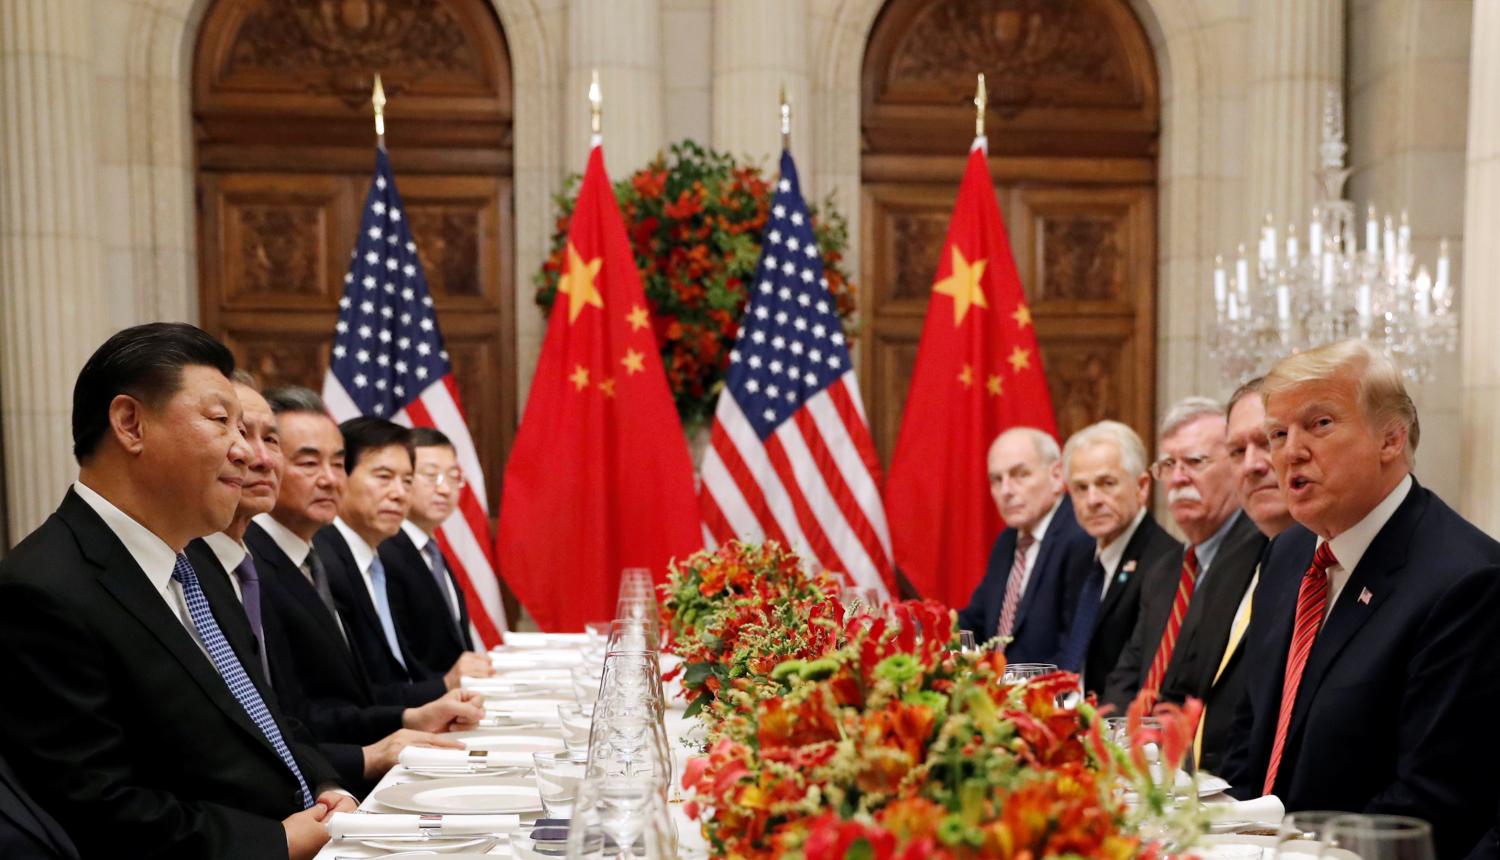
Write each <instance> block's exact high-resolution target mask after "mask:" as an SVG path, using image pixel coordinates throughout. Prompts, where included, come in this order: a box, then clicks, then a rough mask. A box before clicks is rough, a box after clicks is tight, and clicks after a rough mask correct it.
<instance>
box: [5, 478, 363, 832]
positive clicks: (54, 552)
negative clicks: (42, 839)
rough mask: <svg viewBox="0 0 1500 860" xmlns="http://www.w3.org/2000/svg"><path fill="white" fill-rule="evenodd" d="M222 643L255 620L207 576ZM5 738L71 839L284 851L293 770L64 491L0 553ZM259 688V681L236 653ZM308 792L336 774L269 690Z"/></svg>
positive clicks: (111, 538)
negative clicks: (293, 728)
mask: <svg viewBox="0 0 1500 860" xmlns="http://www.w3.org/2000/svg"><path fill="white" fill-rule="evenodd" d="M200 580H201V582H202V588H203V592H204V594H205V596H206V597H207V598H208V600H209V603H210V606H211V607H213V609H214V616H215V618H216V619H217V621H218V623H219V626H220V627H221V628H222V630H223V632H224V635H225V637H226V638H227V639H228V640H229V641H230V643H231V645H233V646H234V647H236V649H238V650H240V653H245V650H248V649H249V648H250V647H252V646H250V645H249V642H250V640H251V638H252V637H251V633H250V628H249V625H248V624H246V623H245V620H244V614H243V612H241V613H240V614H239V616H238V617H236V616H235V614H234V613H232V612H229V611H226V608H227V607H231V606H232V605H233V604H235V603H237V602H238V601H236V600H235V597H234V594H233V592H230V591H229V590H228V584H227V583H225V582H223V581H222V579H219V580H216V579H215V578H214V577H212V576H204V577H200ZM0 652H3V653H4V654H5V655H6V659H5V660H0V689H4V690H5V691H6V695H5V696H3V697H0V738H3V743H4V744H5V746H6V750H5V752H6V754H7V756H8V757H9V759H10V761H11V763H12V764H13V765H14V767H15V769H16V772H17V774H18V775H19V776H20V777H21V778H22V779H24V780H25V781H26V784H27V785H28V786H30V788H31V791H32V794H33V796H34V797H35V798H36V799H37V801H38V802H39V803H40V804H41V805H42V806H43V807H44V808H45V809H47V810H48V811H49V812H51V813H52V814H53V815H54V816H55V817H56V818H57V820H58V821H59V822H60V823H61V824H62V825H63V826H64V827H65V828H67V829H68V831H69V832H70V833H72V834H73V837H74V839H75V841H76V842H77V843H78V847H79V849H80V852H81V853H82V854H85V855H95V856H113V855H118V856H129V857H160V858H202V857H215V858H272V857H274V858H285V857H286V838H285V833H284V831H283V830H282V827H281V819H282V818H285V817H286V816H288V815H291V814H292V813H294V812H299V811H301V809H302V795H301V791H300V789H299V788H298V785H297V781H296V779H295V778H294V777H293V775H292V773H291V772H290V771H289V770H288V769H287V767H286V765H285V763H283V762H282V760H281V758H280V756H278V755H277V754H276V750H275V749H274V748H272V746H271V744H270V742H269V741H267V740H266V739H265V737H264V736H263V735H262V734H261V732H260V730H259V729H258V728H256V726H255V724H254V723H253V722H251V720H250V717H249V716H248V715H247V714H246V713H245V710H244V708H242V707H241V706H240V704H239V703H238V702H236V701H235V699H234V697H233V696H232V695H231V694H230V692H229V687H228V685H226V684H225V683H224V680H223V678H221V677H220V676H219V674H218V672H217V671H216V670H215V669H214V666H213V664H212V663H211V662H210V661H209V659H208V657H207V656H206V655H205V654H204V653H203V652H202V650H200V649H199V647H198V645H197V643H196V642H195V641H194V639H193V637H192V635H191V634H190V633H188V631H187V629H186V628H185V627H184V626H183V625H182V622H181V621H179V620H178V618H177V616H176V615H174V614H173V612H172V610H171V609H169V608H168V606H167V604H166V602H165V601H163V600H162V597H161V595H160V594H158V593H157V592H156V590H155V589H154V588H153V587H152V585H151V582H150V581H149V580H148V579H147V578H146V575H145V573H144V572H143V571H142V570H141V569H140V567H139V566H138V565H137V564H136V563H135V560H134V559H133V558H132V557H131V556H130V553H129V551H127V550H126V548H125V546H124V544H123V543H121V542H120V540H119V539H118V538H117V537H115V535H114V533H113V532H112V531H110V529H109V527H108V526H107V525H105V523H104V521H103V520H102V519H100V517H99V516H98V514H96V513H94V511H93V509H92V508H90V507H89V506H88V504H87V503H86V502H84V501H83V500H82V499H81V498H79V497H78V495H77V494H76V493H74V492H72V491H69V492H68V494H67V496H66V497H65V498H64V499H63V502H62V505H61V506H60V507H59V508H58V510H57V512H56V513H54V514H53V515H52V516H51V517H49V518H48V519H47V521H46V522H45V523H43V524H42V526H41V527H40V528H38V529H37V530H36V531H34V532H32V533H31V535H29V536H28V537H27V538H26V539H25V540H23V541H22V542H21V543H20V545H19V546H17V547H16V548H15V550H14V551H13V552H12V553H11V554H10V555H9V556H7V557H6V558H5V560H4V561H3V562H0ZM244 662H245V664H246V665H245V669H246V671H247V672H248V673H249V674H250V677H251V679H252V680H253V681H254V682H255V683H256V685H257V687H259V688H260V689H261V690H263V691H264V690H265V689H266V687H265V679H264V678H263V677H262V676H261V672H260V668H259V666H257V665H255V663H254V661H244ZM265 698H266V704H267V706H268V707H269V708H270V709H271V711H272V714H273V716H274V717H275V718H276V720H277V723H278V724H279V725H280V726H281V727H282V733H283V735H284V737H285V739H286V741H287V743H288V746H289V747H290V748H291V750H292V753H293V755H294V756H295V757H296V759H297V762H298V764H299V765H300V768H301V770H302V773H303V776H304V778H305V779H306V780H307V782H308V785H309V787H311V788H313V790H314V791H316V790H317V787H318V786H319V785H320V784H323V783H327V782H332V781H335V774H334V772H333V770H332V768H331V767H330V766H329V764H328V763H327V762H326V761H324V760H323V758H322V756H320V755H319V754H318V753H317V751H316V750H314V749H312V748H310V747H308V746H306V745H305V744H302V743H300V742H299V741H298V740H297V739H296V736H295V735H294V734H293V733H292V732H290V731H288V724H287V722H286V721H285V720H284V719H283V718H282V717H281V715H280V714H279V713H278V710H277V706H276V702H275V698H274V697H273V696H269V695H267V696H265Z"/></svg>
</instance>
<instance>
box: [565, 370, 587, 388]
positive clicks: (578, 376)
mask: <svg viewBox="0 0 1500 860" xmlns="http://www.w3.org/2000/svg"><path fill="white" fill-rule="evenodd" d="M568 381H569V382H571V383H573V385H575V386H577V388H578V390H579V391H582V390H584V389H585V388H588V387H589V369H588V368H587V367H584V366H583V365H581V364H580V365H578V367H577V369H575V370H574V371H573V373H572V374H571V375H569V376H568Z"/></svg>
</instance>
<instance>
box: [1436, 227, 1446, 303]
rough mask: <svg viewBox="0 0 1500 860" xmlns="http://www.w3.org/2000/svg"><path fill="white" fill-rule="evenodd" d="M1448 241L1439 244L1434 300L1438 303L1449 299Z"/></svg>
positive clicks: (1444, 240)
mask: <svg viewBox="0 0 1500 860" xmlns="http://www.w3.org/2000/svg"><path fill="white" fill-rule="evenodd" d="M1448 274H1449V272H1448V240H1447V239H1443V240H1442V241H1441V242H1439V243H1438V261H1437V283H1436V284H1435V285H1434V287H1433V294H1432V295H1433V298H1435V299H1437V301H1438V303H1439V304H1441V303H1442V301H1443V300H1444V299H1445V298H1447V297H1448Z"/></svg>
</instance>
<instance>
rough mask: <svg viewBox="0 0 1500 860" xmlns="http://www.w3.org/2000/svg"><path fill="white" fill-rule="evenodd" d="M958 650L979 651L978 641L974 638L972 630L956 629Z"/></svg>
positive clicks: (968, 652) (966, 652) (965, 651)
mask: <svg viewBox="0 0 1500 860" xmlns="http://www.w3.org/2000/svg"><path fill="white" fill-rule="evenodd" d="M958 650H960V651H962V652H964V653H965V654H974V653H977V652H978V651H979V643H977V642H976V641H975V640H974V631H973V630H960V631H958Z"/></svg>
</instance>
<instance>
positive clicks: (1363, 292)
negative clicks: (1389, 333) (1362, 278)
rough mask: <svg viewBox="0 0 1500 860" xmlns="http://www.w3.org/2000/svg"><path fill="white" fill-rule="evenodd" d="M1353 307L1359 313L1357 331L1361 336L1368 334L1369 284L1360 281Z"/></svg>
mask: <svg viewBox="0 0 1500 860" xmlns="http://www.w3.org/2000/svg"><path fill="white" fill-rule="evenodd" d="M1354 309H1355V312H1356V313H1357V314H1358V315H1359V332H1360V336H1361V337H1368V336H1369V334H1370V285H1369V284H1368V283H1362V284H1360V285H1359V292H1358V293H1356V294H1355V298H1354Z"/></svg>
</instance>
